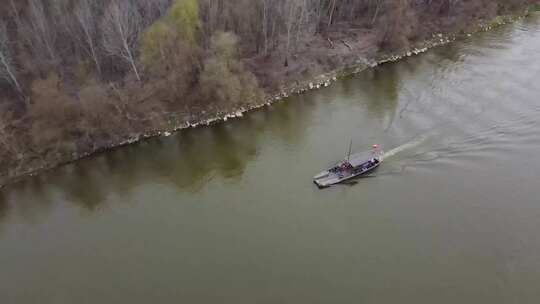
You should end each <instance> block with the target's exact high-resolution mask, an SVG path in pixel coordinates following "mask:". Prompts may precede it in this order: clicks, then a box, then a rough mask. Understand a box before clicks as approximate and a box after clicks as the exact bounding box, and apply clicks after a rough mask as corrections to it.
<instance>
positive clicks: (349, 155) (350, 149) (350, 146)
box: [347, 139, 352, 162]
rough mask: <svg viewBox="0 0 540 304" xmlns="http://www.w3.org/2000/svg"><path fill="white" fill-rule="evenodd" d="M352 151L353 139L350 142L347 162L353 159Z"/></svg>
mask: <svg viewBox="0 0 540 304" xmlns="http://www.w3.org/2000/svg"><path fill="white" fill-rule="evenodd" d="M351 151H352V139H351V143H350V144H349V153H348V154H347V162H350V161H351Z"/></svg>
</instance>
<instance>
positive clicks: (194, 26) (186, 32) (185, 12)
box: [166, 0, 200, 42]
mask: <svg viewBox="0 0 540 304" xmlns="http://www.w3.org/2000/svg"><path fill="white" fill-rule="evenodd" d="M166 19H167V20H168V22H169V23H171V24H172V25H174V27H175V29H176V31H177V32H178V33H180V34H181V36H182V38H184V39H186V40H188V41H192V42H194V41H195V36H196V33H197V30H198V28H199V26H200V24H199V23H200V21H199V1H198V0H175V1H174V3H173V4H172V6H171V8H170V9H169V11H168V12H167V16H166Z"/></svg>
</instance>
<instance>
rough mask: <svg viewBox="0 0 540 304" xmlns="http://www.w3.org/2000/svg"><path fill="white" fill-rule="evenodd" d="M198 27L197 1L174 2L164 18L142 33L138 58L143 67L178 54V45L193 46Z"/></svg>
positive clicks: (179, 0)
mask: <svg viewBox="0 0 540 304" xmlns="http://www.w3.org/2000/svg"><path fill="white" fill-rule="evenodd" d="M199 27H200V21H199V5H198V1H197V0H175V1H174V2H173V4H172V5H171V7H170V8H169V10H168V11H167V13H166V14H165V16H163V17H162V18H161V19H160V20H158V21H156V22H154V24H152V25H151V26H149V27H148V28H147V29H146V30H145V31H144V33H143V35H142V39H141V47H140V56H141V61H142V63H143V64H144V65H146V66H150V65H152V64H154V63H155V61H156V60H159V59H164V60H166V58H167V55H168V54H169V53H171V52H178V51H179V50H178V47H179V46H178V44H179V43H180V44H182V45H186V44H187V45H195V42H196V34H197V31H198V29H199Z"/></svg>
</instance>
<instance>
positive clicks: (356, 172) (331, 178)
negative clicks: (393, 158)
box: [313, 160, 382, 189]
mask: <svg viewBox="0 0 540 304" xmlns="http://www.w3.org/2000/svg"><path fill="white" fill-rule="evenodd" d="M381 163H382V161H381V160H378V161H377V162H376V163H375V164H373V165H371V166H369V167H364V168H362V169H360V168H358V169H353V170H351V172H348V174H339V173H334V172H330V171H325V172H322V173H321V174H319V175H317V176H315V178H314V179H313V182H314V183H315V185H317V187H319V188H320V189H323V188H328V187H331V186H334V185H338V184H343V183H345V182H348V181H350V180H352V179H355V178H358V177H361V176H365V175H366V174H369V173H371V172H373V171H374V170H375V169H377V168H378V167H379V166H380V165H381Z"/></svg>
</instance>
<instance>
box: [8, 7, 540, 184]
mask: <svg viewBox="0 0 540 304" xmlns="http://www.w3.org/2000/svg"><path fill="white" fill-rule="evenodd" d="M534 11H535V9H533V8H531V9H526V10H524V11H522V12H521V13H520V14H516V15H505V16H498V17H496V18H494V19H493V20H488V21H485V22H481V23H479V24H477V25H476V26H475V27H474V28H473V30H472V31H471V32H468V33H464V32H463V33H450V34H443V33H435V34H432V38H431V39H428V40H425V41H422V42H418V43H416V44H414V45H413V46H412V47H411V48H409V49H407V50H401V51H398V52H395V53H392V54H382V55H380V56H379V57H378V58H375V59H365V58H362V59H359V60H357V61H356V62H355V63H354V64H353V65H348V66H343V67H341V68H338V69H335V70H333V71H330V72H327V73H323V74H320V75H318V76H315V77H313V78H311V79H307V80H297V81H296V82H295V83H294V84H291V85H288V86H284V87H282V88H281V89H280V90H279V91H278V92H276V93H273V94H269V95H268V96H267V97H266V98H265V99H264V100H263V101H262V102H259V103H250V104H249V105H246V106H243V107H237V108H232V109H231V110H230V111H228V112H219V113H212V114H209V113H206V112H205V111H202V112H199V113H176V114H175V115H173V116H171V117H169V118H170V120H172V121H174V122H173V123H171V124H170V127H168V128H166V129H162V130H149V131H147V132H145V133H141V134H136V135H133V134H132V135H126V137H125V139H124V140H121V141H119V142H117V143H112V144H110V145H106V146H103V147H98V148H96V149H94V150H93V151H87V152H84V153H81V154H72V155H70V156H68V157H64V158H62V159H58V160H57V161H55V162H49V163H45V164H43V165H42V166H38V167H33V168H26V169H24V170H17V169H15V170H13V171H14V172H9V171H8V174H6V175H0V189H2V188H4V187H5V186H7V185H10V184H15V183H17V182H20V181H22V180H24V179H26V178H28V177H34V176H36V175H39V174H41V173H44V172H47V171H50V170H54V169H55V168H58V167H61V166H64V165H68V164H72V163H74V162H76V161H79V160H82V159H85V158H89V157H92V156H94V155H98V154H101V153H106V152H109V151H113V150H115V149H120V148H122V147H125V146H128V145H132V144H135V143H139V142H141V141H144V140H148V139H152V138H157V137H169V136H171V135H173V134H174V133H176V132H180V131H182V130H185V129H190V128H198V127H206V126H211V125H215V124H219V123H225V122H227V121H228V120H229V119H237V118H242V117H243V116H244V115H245V114H247V113H248V112H251V111H256V110H259V109H262V108H264V107H268V106H271V105H272V104H274V103H277V102H282V101H284V100H285V99H286V98H288V97H290V96H294V95H300V94H303V93H306V92H308V91H313V90H318V89H321V88H325V87H328V86H330V85H331V84H332V83H333V82H336V81H338V80H340V79H342V78H344V77H349V76H352V75H355V74H358V73H360V72H362V71H365V70H367V69H370V68H375V67H377V66H379V65H383V64H388V63H393V62H397V61H399V60H401V59H404V58H406V57H411V56H416V55H419V54H422V53H425V52H427V51H428V50H430V49H433V48H436V47H440V46H444V45H447V44H449V43H452V42H454V41H456V40H458V39H463V38H468V37H471V36H472V35H474V34H476V33H480V32H487V31H489V30H491V29H493V28H496V27H499V26H501V25H505V24H508V23H513V22H515V21H517V20H520V19H523V18H525V17H526V16H528V15H530V14H531V13H532V12H534ZM186 116H187V117H189V118H187V119H186Z"/></svg>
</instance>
